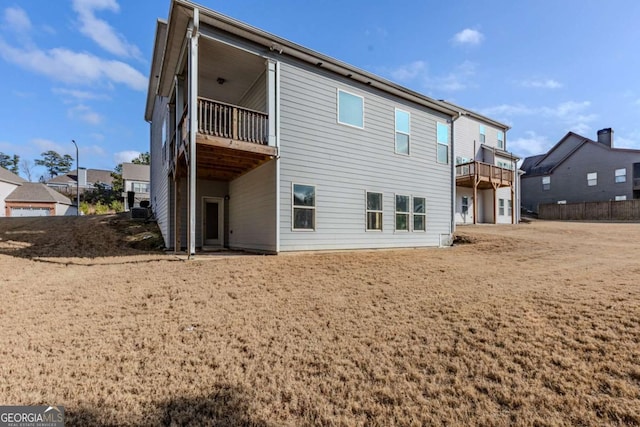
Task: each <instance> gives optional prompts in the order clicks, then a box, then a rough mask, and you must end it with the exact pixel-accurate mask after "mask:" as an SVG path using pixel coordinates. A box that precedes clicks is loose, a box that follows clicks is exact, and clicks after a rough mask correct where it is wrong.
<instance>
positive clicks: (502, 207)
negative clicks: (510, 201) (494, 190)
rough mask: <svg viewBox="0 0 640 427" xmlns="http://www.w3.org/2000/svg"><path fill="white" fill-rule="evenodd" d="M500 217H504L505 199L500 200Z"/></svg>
mask: <svg viewBox="0 0 640 427" xmlns="http://www.w3.org/2000/svg"><path fill="white" fill-rule="evenodd" d="M498 215H500V216H504V199H498Z"/></svg>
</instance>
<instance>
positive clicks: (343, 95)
mask: <svg viewBox="0 0 640 427" xmlns="http://www.w3.org/2000/svg"><path fill="white" fill-rule="evenodd" d="M338 123H341V124H343V125H348V126H354V127H357V128H360V129H362V128H364V98H363V97H361V96H359V95H355V94H353V93H349V92H346V91H344V90H341V89H338Z"/></svg>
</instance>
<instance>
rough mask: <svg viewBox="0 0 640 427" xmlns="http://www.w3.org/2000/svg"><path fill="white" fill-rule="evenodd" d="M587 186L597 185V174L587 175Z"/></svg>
mask: <svg viewBox="0 0 640 427" xmlns="http://www.w3.org/2000/svg"><path fill="white" fill-rule="evenodd" d="M587 185H588V186H589V187H593V186H594V185H598V172H591V173H588V174H587Z"/></svg>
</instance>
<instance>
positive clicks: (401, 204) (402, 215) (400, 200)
mask: <svg viewBox="0 0 640 427" xmlns="http://www.w3.org/2000/svg"><path fill="white" fill-rule="evenodd" d="M396 230H398V231H409V196H399V195H396Z"/></svg>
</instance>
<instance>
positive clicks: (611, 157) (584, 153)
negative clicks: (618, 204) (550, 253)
mask: <svg viewBox="0 0 640 427" xmlns="http://www.w3.org/2000/svg"><path fill="white" fill-rule="evenodd" d="M520 169H522V170H523V171H524V172H525V175H524V176H523V177H522V205H523V207H524V208H525V209H528V210H531V211H533V212H538V205H539V204H542V203H574V202H598V201H608V200H631V199H640V150H632V149H623V148H614V147H613V129H611V128H607V129H601V130H599V131H598V141H594V140H591V139H589V138H586V137H584V136H581V135H578V134H576V133H573V132H569V133H567V134H566V135H565V136H564V137H563V138H562V139H561V140H560V141H559V142H558V143H557V144H556V145H555V146H553V147H552V148H551V149H550V150H549V151H548V152H547V153H546V154H540V155H537V156H532V157H527V158H526V159H524V161H523V162H522V165H521V166H520Z"/></svg>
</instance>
